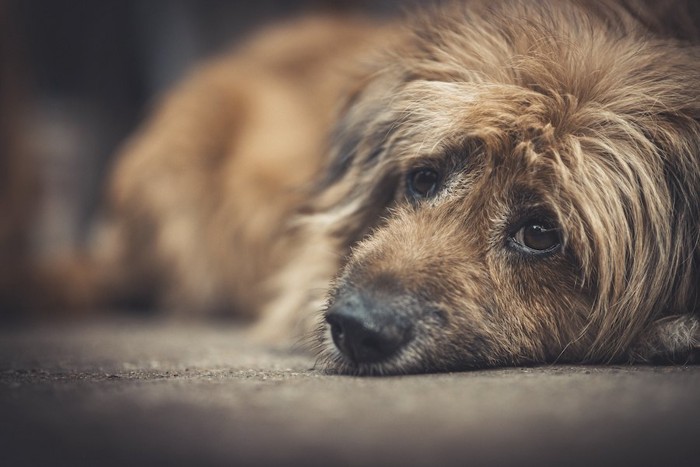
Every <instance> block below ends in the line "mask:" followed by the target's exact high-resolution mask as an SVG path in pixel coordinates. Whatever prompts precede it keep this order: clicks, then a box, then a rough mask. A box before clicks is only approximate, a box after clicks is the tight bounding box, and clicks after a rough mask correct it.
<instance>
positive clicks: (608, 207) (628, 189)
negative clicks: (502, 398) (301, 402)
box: [316, 2, 700, 374]
mask: <svg viewBox="0 0 700 467" xmlns="http://www.w3.org/2000/svg"><path fill="white" fill-rule="evenodd" d="M558 3H559V2H556V4H558ZM556 4H555V5H556ZM504 8H505V7H504ZM508 8H511V10H508V11H504V12H501V14H499V13H498V11H496V12H494V11H493V10H492V9H491V10H490V9H487V8H484V9H479V8H474V9H471V10H470V9H461V8H460V9H459V10H451V11H450V12H449V14H446V15H433V16H431V17H429V20H428V21H424V22H422V23H421V24H420V25H418V26H415V27H414V29H413V30H412V33H410V34H408V35H407V36H406V39H405V41H404V42H403V43H402V44H401V45H400V46H398V47H397V49H396V50H395V51H394V53H393V55H391V58H390V59H389V60H387V61H386V63H389V65H388V66H386V67H385V68H383V69H382V70H381V71H378V72H377V73H376V74H374V75H373V77H372V78H371V79H370V80H368V81H367V82H366V83H364V84H363V86H362V88H361V89H359V90H358V92H357V93H356V94H355V95H354V96H353V98H352V99H351V102H350V103H349V105H348V107H347V109H346V110H345V112H344V114H343V116H342V118H341V119H340V123H339V125H338V128H337V131H336V134H335V135H334V145H333V149H332V153H333V162H332V164H331V166H330V167H329V170H328V173H327V176H326V179H325V180H324V181H323V191H322V193H320V194H319V196H318V197H317V209H316V210H317V212H318V214H320V215H322V216H323V217H324V219H328V218H331V219H332V220H333V221H332V222H331V227H330V228H329V229H330V230H329V233H328V235H332V236H335V237H336V238H338V239H340V240H339V241H340V242H341V243H342V245H343V246H344V247H345V248H347V250H346V251H347V257H346V259H345V260H344V261H343V264H342V265H341V269H340V271H339V274H338V276H337V278H336V280H335V282H334V286H333V287H332V290H331V292H330V294H329V298H328V303H327V309H326V310H325V314H324V317H325V323H324V325H323V326H322V329H320V330H319V339H320V340H321V342H322V344H321V345H322V353H323V356H324V357H325V358H326V359H327V361H328V362H329V364H330V365H331V367H333V368H336V369H339V370H341V371H350V372H357V373H362V374H385V373H400V372H418V371H435V370H451V369H461V368H472V367H481V366H488V365H500V364H520V363H529V362H544V361H555V360H560V361H609V360H612V359H620V358H629V356H630V352H632V351H633V349H634V348H637V347H638V344H639V339H640V338H641V337H640V336H643V335H644V333H645V332H646V331H647V330H648V329H649V327H650V326H651V325H652V323H654V322H655V321H657V320H659V319H661V318H663V317H666V316H669V315H674V314H692V313H694V312H695V310H696V309H697V292H696V288H697V284H698V246H697V243H698V220H697V219H698V215H700V208H699V195H698V190H699V189H700V188H699V187H700V164H699V162H698V154H700V125H699V124H698V117H700V60H699V59H700V54H699V53H698V50H697V49H694V48H691V47H687V46H684V45H682V44H679V43H675V42H672V41H669V40H663V39H658V40H656V39H650V38H642V36H641V33H637V32H635V31H633V30H626V29H625V28H624V27H623V26H622V25H618V26H617V27H616V26H611V23H604V22H603V21H601V20H600V18H597V17H594V16H593V15H591V14H589V13H587V12H586V11H584V10H577V9H574V8H573V7H571V6H569V7H568V8H569V9H568V10H567V9H566V8H567V7H562V8H557V7H556V6H551V8H552V9H550V10H547V9H546V8H541V9H538V8H534V7H533V8H530V7H522V6H521V7H517V6H516V7H508ZM506 10H507V9H506ZM457 13H458V14H457ZM506 13H507V14H506Z"/></svg>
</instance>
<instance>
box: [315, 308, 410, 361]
mask: <svg viewBox="0 0 700 467" xmlns="http://www.w3.org/2000/svg"><path fill="white" fill-rule="evenodd" d="M326 321H327V322H328V324H329V325H330V327H331V335H332V336H333V342H335V345H336V347H337V348H338V350H340V351H341V352H342V353H343V354H344V355H345V356H346V357H348V358H349V359H350V360H352V361H353V362H355V363H371V362H378V361H381V360H384V359H386V358H388V357H390V356H392V355H394V354H395V353H396V352H398V351H399V350H400V349H401V348H402V347H403V346H404V345H405V344H406V343H407V342H408V341H410V339H411V337H412V326H411V322H410V320H409V319H408V318H407V317H405V316H402V315H401V310H400V309H398V308H396V307H393V306H391V302H390V301H377V300H371V299H367V298H364V297H360V296H357V295H353V296H352V297H349V298H348V297H346V298H344V299H341V300H337V301H336V303H334V304H333V306H331V308H330V309H329V310H328V312H327V313H326Z"/></svg>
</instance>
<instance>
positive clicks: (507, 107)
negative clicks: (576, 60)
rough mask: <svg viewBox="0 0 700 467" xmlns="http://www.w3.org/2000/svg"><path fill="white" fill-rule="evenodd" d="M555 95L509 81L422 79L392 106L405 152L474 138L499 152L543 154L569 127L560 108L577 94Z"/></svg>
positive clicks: (417, 154)
mask: <svg viewBox="0 0 700 467" xmlns="http://www.w3.org/2000/svg"><path fill="white" fill-rule="evenodd" d="M557 97H558V98H556V99H553V98H551V97H547V96H544V95H542V94H540V93H537V92H535V91H532V90H530V89H526V88H523V87H519V86H513V85H499V84H484V83H479V84H475V83H468V82H461V83H460V82H440V81H427V80H421V81H414V82H411V83H407V84H406V86H405V87H404V89H403V91H402V93H401V94H400V96H399V97H398V98H397V99H395V101H394V109H393V110H394V112H395V113H396V115H397V117H396V120H397V122H398V124H397V126H398V127H399V128H400V129H399V131H400V132H402V133H403V136H404V137H405V138H404V139H405V140H406V141H409V142H410V145H411V147H410V151H407V153H406V155H405V156H406V157H407V158H421V157H424V156H425V155H432V154H435V153H439V152H440V151H444V150H445V149H456V148H460V147H462V146H464V145H465V144H470V143H471V144H473V143H475V142H478V143H479V144H480V145H482V146H485V148H484V149H487V150H488V151H489V152H490V153H493V152H498V153H499V154H498V155H499V157H504V156H506V154H505V152H506V151H507V152H508V153H509V154H523V153H525V152H530V153H532V152H533V151H535V152H537V153H538V154H548V153H550V152H551V151H552V150H557V148H558V146H559V145H560V143H561V142H563V141H565V140H567V138H568V137H569V136H570V134H571V133H572V131H571V130H570V129H569V128H566V126H567V125H568V122H566V118H565V116H564V115H563V114H565V113H566V112H568V111H569V110H570V108H571V107H573V106H575V101H576V98H575V97H574V96H572V95H565V96H557Z"/></svg>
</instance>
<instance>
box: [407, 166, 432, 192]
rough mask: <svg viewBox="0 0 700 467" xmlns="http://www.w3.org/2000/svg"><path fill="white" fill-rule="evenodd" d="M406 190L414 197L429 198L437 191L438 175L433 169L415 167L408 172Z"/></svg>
mask: <svg viewBox="0 0 700 467" xmlns="http://www.w3.org/2000/svg"><path fill="white" fill-rule="evenodd" d="M406 182H407V186H408V192H409V194H410V195H411V196H413V197H414V198H429V197H431V196H433V195H434V194H435V193H436V192H437V188H438V184H439V182H440V175H439V174H438V173H437V171H435V170H433V169H427V168H422V169H417V170H414V171H412V172H411V173H409V174H408V178H407V181H406Z"/></svg>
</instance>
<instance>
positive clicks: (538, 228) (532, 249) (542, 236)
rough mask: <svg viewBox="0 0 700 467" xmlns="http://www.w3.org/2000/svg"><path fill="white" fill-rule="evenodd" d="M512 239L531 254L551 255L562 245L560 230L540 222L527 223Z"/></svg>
mask: <svg viewBox="0 0 700 467" xmlns="http://www.w3.org/2000/svg"><path fill="white" fill-rule="evenodd" d="M512 238H513V240H514V241H515V244H516V245H517V246H518V247H519V248H521V249H523V250H525V252H527V253H531V254H541V253H550V252H553V251H554V250H556V249H557V248H558V247H559V245H560V244H561V239H560V236H559V229H558V228H556V227H553V226H550V225H549V224H547V223H545V222H540V221H535V222H528V223H526V224H525V225H523V226H522V227H521V228H520V230H518V231H517V232H515V235H513V237H512Z"/></svg>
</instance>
